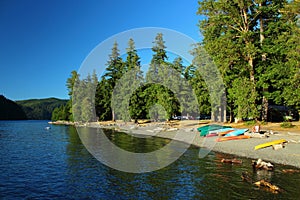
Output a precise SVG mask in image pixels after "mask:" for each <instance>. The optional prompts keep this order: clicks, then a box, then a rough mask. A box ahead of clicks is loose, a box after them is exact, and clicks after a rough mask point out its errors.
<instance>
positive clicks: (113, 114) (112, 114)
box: [111, 109, 116, 122]
mask: <svg viewBox="0 0 300 200" xmlns="http://www.w3.org/2000/svg"><path fill="white" fill-rule="evenodd" d="M111 116H112V121H113V122H115V121H116V118H115V117H116V116H115V111H114V109H112V110H111Z"/></svg>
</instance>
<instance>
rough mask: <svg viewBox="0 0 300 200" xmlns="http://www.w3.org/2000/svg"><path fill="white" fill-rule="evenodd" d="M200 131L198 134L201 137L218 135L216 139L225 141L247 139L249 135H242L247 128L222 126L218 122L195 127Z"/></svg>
mask: <svg viewBox="0 0 300 200" xmlns="http://www.w3.org/2000/svg"><path fill="white" fill-rule="evenodd" d="M197 130H198V131H199V132H200V136H203V137H215V136H222V137H218V138H217V141H218V142H222V141H227V140H239V139H248V138H250V136H248V135H244V133H245V132H247V131H248V129H238V128H232V127H231V126H222V125H218V124H210V125H205V126H202V127H199V128H197Z"/></svg>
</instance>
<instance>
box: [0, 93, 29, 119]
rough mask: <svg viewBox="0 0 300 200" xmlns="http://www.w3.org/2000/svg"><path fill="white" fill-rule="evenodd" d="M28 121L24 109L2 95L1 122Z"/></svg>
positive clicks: (0, 101)
mask: <svg viewBox="0 0 300 200" xmlns="http://www.w3.org/2000/svg"><path fill="white" fill-rule="evenodd" d="M24 119H27V117H26V114H25V112H24V111H23V109H22V107H21V106H20V105H18V104H17V103H16V102H14V101H12V100H9V99H7V98H5V97H4V96H3V95H0V120H24Z"/></svg>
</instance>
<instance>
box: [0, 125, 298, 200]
mask: <svg viewBox="0 0 300 200" xmlns="http://www.w3.org/2000/svg"><path fill="white" fill-rule="evenodd" d="M46 126H49V125H48V124H47V122H46V121H0V147H1V150H0V159H1V162H0V172H1V173H0V198H1V199H299V196H300V190H299V186H300V174H299V173H295V174H284V173H282V169H287V168H292V167H289V166H282V165H276V169H275V171H274V172H262V171H261V172H259V173H254V172H253V171H252V168H251V160H249V159H245V158H241V159H242V160H243V164H240V165H238V164H237V165H231V164H225V163H221V162H220V159H222V158H232V156H230V155H226V154H220V153H214V152H211V153H210V154H209V155H208V156H206V157H205V158H203V159H199V158H198V152H199V148H196V147H191V148H189V149H188V150H187V151H186V152H185V154H184V155H183V156H182V157H181V158H180V159H178V160H177V161H176V162H174V163H172V164H171V165H169V166H168V167H165V168H163V169H161V170H158V171H154V172H150V173H142V174H133V173H125V172H121V171H117V170H114V169H111V168H109V167H107V166H105V165H103V164H101V163H100V162H99V161H97V160H96V159H95V158H94V157H93V156H92V155H91V154H90V153H89V152H88V151H87V150H86V149H85V147H84V146H83V145H82V143H81V141H80V139H79V137H78V134H77V132H76V129H75V128H74V127H68V126H51V129H50V130H46V129H45V127H46ZM106 134H107V135H108V136H109V138H110V139H111V140H112V141H113V142H114V143H116V144H117V145H118V146H120V147H122V148H124V149H127V150H130V151H135V152H144V151H145V152H147V151H151V150H153V149H157V148H160V147H162V146H163V145H164V144H166V143H168V142H169V140H166V139H161V138H152V139H143V138H134V139H132V136H130V135H126V134H124V133H112V132H110V131H108V132H107V133H106ZM129 138H131V139H129ZM133 147H134V148H133ZM244 171H248V172H249V174H250V175H251V177H252V178H253V179H254V180H258V179H261V178H265V179H267V180H269V181H271V182H272V183H274V184H276V185H277V186H279V187H281V188H282V189H283V192H281V193H279V194H274V193H272V192H270V191H268V190H265V189H262V188H258V187H256V186H254V185H252V184H250V183H247V182H244V181H242V179H241V174H242V172H244Z"/></svg>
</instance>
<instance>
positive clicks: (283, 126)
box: [280, 122, 295, 128]
mask: <svg viewBox="0 0 300 200" xmlns="http://www.w3.org/2000/svg"><path fill="white" fill-rule="evenodd" d="M294 126H295V125H293V124H292V123H291V122H282V123H281V124H280V127H282V128H293V127H294Z"/></svg>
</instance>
